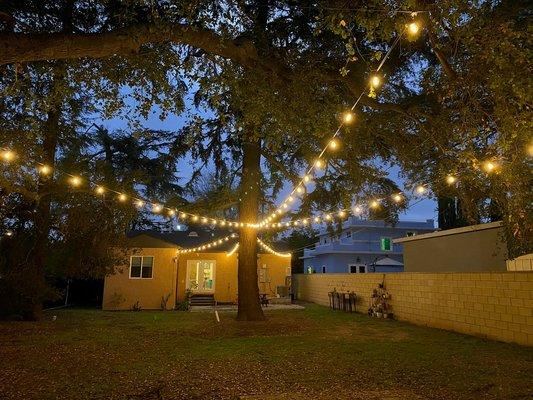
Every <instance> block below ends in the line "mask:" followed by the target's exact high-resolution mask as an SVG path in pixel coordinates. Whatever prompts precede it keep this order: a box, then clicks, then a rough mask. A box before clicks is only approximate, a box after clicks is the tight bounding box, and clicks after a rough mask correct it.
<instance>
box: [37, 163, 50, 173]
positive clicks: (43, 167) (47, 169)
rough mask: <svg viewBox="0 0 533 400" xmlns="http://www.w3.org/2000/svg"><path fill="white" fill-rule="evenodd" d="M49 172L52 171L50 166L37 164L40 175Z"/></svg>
mask: <svg viewBox="0 0 533 400" xmlns="http://www.w3.org/2000/svg"><path fill="white" fill-rule="evenodd" d="M50 172H52V168H50V167H49V166H48V165H41V166H39V173H40V174H41V175H48V174H49V173H50Z"/></svg>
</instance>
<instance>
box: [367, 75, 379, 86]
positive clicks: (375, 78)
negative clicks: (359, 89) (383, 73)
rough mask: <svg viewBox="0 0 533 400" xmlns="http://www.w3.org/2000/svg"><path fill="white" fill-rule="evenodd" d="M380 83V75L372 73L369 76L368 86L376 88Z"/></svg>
mask: <svg viewBox="0 0 533 400" xmlns="http://www.w3.org/2000/svg"><path fill="white" fill-rule="evenodd" d="M380 85H381V77H380V76H379V75H378V74H374V75H372V76H371V77H370V87H371V88H372V89H377V88H378V87H379V86H380Z"/></svg>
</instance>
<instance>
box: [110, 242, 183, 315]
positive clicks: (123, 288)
mask: <svg viewBox="0 0 533 400" xmlns="http://www.w3.org/2000/svg"><path fill="white" fill-rule="evenodd" d="M131 255H136V256H137V255H141V256H142V255H144V256H154V265H153V270H152V278H150V279H138V278H137V279H131V278H130V276H129V275H130V264H129V263H130V257H128V259H127V264H126V265H122V266H119V267H118V268H117V272H116V273H115V274H113V275H108V276H107V277H106V279H105V283H104V295H103V301H102V309H104V310H130V309H131V308H132V306H133V304H135V303H136V302H137V301H138V302H139V305H140V307H141V308H142V309H146V310H153V309H160V308H161V299H162V297H163V296H166V295H168V294H170V297H169V299H168V302H167V307H168V308H173V307H174V299H175V282H176V263H175V261H174V257H176V248H175V247H167V248H142V249H141V248H139V249H135V250H132V251H131V252H130V256H131Z"/></svg>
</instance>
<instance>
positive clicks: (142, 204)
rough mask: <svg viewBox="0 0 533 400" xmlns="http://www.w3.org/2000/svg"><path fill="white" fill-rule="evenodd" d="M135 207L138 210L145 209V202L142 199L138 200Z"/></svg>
mask: <svg viewBox="0 0 533 400" xmlns="http://www.w3.org/2000/svg"><path fill="white" fill-rule="evenodd" d="M135 206H136V207H137V208H143V207H144V201H142V200H141V199H138V200H137V201H136V202H135Z"/></svg>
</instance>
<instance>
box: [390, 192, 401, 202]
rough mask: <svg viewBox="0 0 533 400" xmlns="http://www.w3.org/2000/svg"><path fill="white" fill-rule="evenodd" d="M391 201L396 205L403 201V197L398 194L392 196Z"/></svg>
mask: <svg viewBox="0 0 533 400" xmlns="http://www.w3.org/2000/svg"><path fill="white" fill-rule="evenodd" d="M392 200H394V201H395V202H396V203H400V202H401V201H402V200H403V196H402V195H401V194H399V193H396V194H394V195H392Z"/></svg>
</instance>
